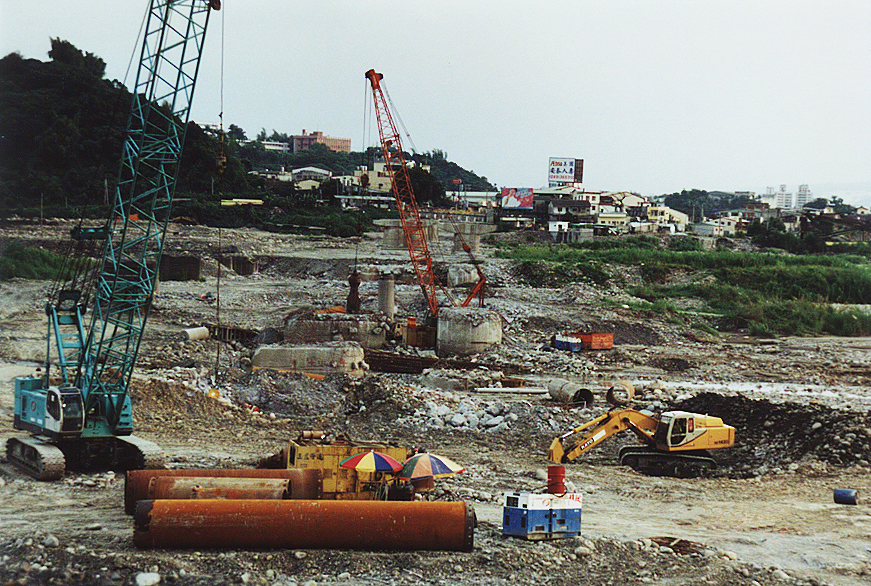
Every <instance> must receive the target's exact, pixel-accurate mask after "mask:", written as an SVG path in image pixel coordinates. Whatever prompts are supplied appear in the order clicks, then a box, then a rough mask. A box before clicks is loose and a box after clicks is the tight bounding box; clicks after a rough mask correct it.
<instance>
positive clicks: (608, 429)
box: [548, 409, 659, 464]
mask: <svg viewBox="0 0 871 586" xmlns="http://www.w3.org/2000/svg"><path fill="white" fill-rule="evenodd" d="M658 423H659V419H657V418H656V417H654V416H653V415H648V414H646V413H643V412H641V411H636V410H635V409H612V410H611V411H608V412H607V413H605V414H604V415H601V416H600V417H597V418H596V419H593V420H592V421H589V422H587V423H585V424H584V425H581V426H578V427H576V428H574V429H572V430H571V431H569V432H567V433H564V434H563V435H561V436H559V437H557V438H556V439H554V440H553V442H552V443H551V444H550V450H549V453H548V460H550V461H551V462H556V463H558V464H559V463H565V462H571V461H573V460H574V459H576V458H577V457H578V456H580V455H581V454H583V453H584V452H586V451H587V450H589V449H591V448H593V447H595V446H597V445H598V444H600V443H601V442H602V441H604V440H605V439H607V438H609V437H611V436H612V435H615V434H618V433H620V432H622V431H626V430H627V429H628V430H630V431H632V432H633V433H635V435H637V436H638V438H639V439H640V440H641V441H642V443H644V444H647V445H650V446H653V445H655V442H654V440H653V435H654V433H655V432H656V426H657V424H658ZM577 434H580V435H579V436H578V437H576V438H574V439H569V438H571V436H574V435H577Z"/></svg>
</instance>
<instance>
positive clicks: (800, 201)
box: [795, 185, 813, 210]
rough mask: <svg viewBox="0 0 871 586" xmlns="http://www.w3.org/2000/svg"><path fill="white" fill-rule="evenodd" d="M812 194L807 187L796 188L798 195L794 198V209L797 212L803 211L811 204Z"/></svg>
mask: <svg viewBox="0 0 871 586" xmlns="http://www.w3.org/2000/svg"><path fill="white" fill-rule="evenodd" d="M812 199H813V193H811V190H810V189H808V187H807V185H799V186H798V194H797V195H796V196H795V207H796V208H797V209H799V210H801V209H804V206H805V205H807V204H808V203H810V202H811V200H812Z"/></svg>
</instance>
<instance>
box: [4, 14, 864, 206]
mask: <svg viewBox="0 0 871 586" xmlns="http://www.w3.org/2000/svg"><path fill="white" fill-rule="evenodd" d="M148 4H149V0H123V1H119V0H112V1H110V0H88V2H81V3H77V4H75V5H73V4H70V3H69V2H62V1H60V0H51V1H48V0H30V1H28V2H13V1H12V0H0V56H5V55H7V54H9V53H11V52H14V51H18V52H20V53H21V54H22V55H23V56H24V57H27V58H36V59H40V60H48V56H47V53H48V50H49V49H50V39H51V38H52V37H59V38H61V39H64V40H67V41H70V42H71V43H72V44H73V45H75V46H76V47H78V48H79V49H81V50H83V51H87V52H91V53H94V54H96V55H98V56H99V57H101V58H103V60H105V61H106V63H107V71H106V76H107V77H108V78H110V79H118V80H121V81H125V83H126V84H127V85H128V86H130V85H131V84H132V79H126V80H125V71H126V70H127V65H128V62H129V61H130V57H131V55H132V54H133V53H134V49H136V48H137V47H136V44H135V43H136V36H137V33H138V30H139V27H140V24H141V21H142V17H143V14H144V13H145V10H146V8H147V6H148ZM223 5H224V6H223V8H222V10H221V11H220V12H218V13H214V14H213V15H212V20H211V22H210V27H209V31H208V35H207V39H206V47H205V52H204V55H203V61H202V67H201V71H200V78H199V82H198V86H197V91H196V96H195V98H194V106H193V110H192V112H193V114H192V118H193V119H194V120H196V121H198V122H217V121H218V119H219V113H220V112H221V108H222V100H221V95H222V94H223V113H224V125H225V128H226V127H227V126H229V125H230V124H236V125H237V126H240V127H241V128H243V129H244V130H245V132H246V133H247V134H248V136H249V138H253V137H255V136H256V135H257V133H258V132H259V131H260V130H261V129H266V131H267V133H268V134H271V133H272V131H273V130H276V131H278V132H280V133H287V134H299V133H301V131H302V130H303V129H305V130H306V131H308V132H311V131H313V130H320V131H321V132H323V133H324V134H325V135H328V136H337V137H346V138H350V139H351V144H352V148H353V150H361V148H363V147H365V146H371V145H374V144H376V143H377V129H375V128H372V127H374V122H373V121H372V120H369V121H366V114H367V113H368V114H369V116H371V110H372V108H371V100H372V96H371V93H367V92H368V89H367V82H366V80H365V78H364V73H365V72H366V71H367V70H368V69H372V68H374V69H375V70H376V71H378V72H381V73H383V74H384V82H383V84H384V88H385V89H386V90H387V92H388V93H389V94H390V97H391V99H392V101H393V104H394V105H395V107H396V111H395V112H394V114H396V112H398V114H399V116H400V117H401V119H402V121H403V122H404V124H405V127H406V128H407V130H408V133H409V134H410V136H411V141H413V146H414V147H415V148H416V150H417V151H431V150H434V149H440V150H442V151H444V152H445V153H446V154H447V156H448V158H449V159H450V160H452V161H455V162H456V163H458V164H460V165H461V166H463V167H465V168H467V169H470V170H473V171H474V172H475V173H478V174H479V175H483V176H485V177H487V178H488V179H489V180H490V181H491V182H492V183H495V184H497V185H498V186H500V187H501V186H506V187H508V186H511V187H532V188H538V187H542V186H544V185H546V184H547V164H548V159H549V157H567V158H579V159H584V161H585V164H584V186H585V187H586V188H588V189H605V190H628V191H635V192H638V193H641V194H642V195H658V194H662V193H672V192H675V191H680V190H682V189H694V188H698V189H705V190H708V191H713V190H725V191H736V190H742V191H744V190H749V191H755V192H757V193H764V192H765V190H766V187H768V186H772V187H775V188H779V186H780V184H786V185H787V188H788V190H789V191H792V192H796V191H797V190H798V186H799V184H804V183H806V184H808V185H809V186H810V189H811V191H812V192H813V195H814V197H829V196H830V195H839V196H841V197H842V198H843V199H844V200H845V201H847V202H848V203H852V204H853V205H858V204H863V205H866V206H869V207H871V2H869V1H868V0H853V1H849V0H828V1H827V2H819V1H818V2H807V1H802V0H777V1H775V0H728V1H725V0H724V1H707V0H683V1H673V0H656V1H654V0H587V1H583V2H582V1H579V0H565V1H564V0H550V1H549V2H541V3H539V2H522V3H521V2H505V1H504V0H503V1H501V2H496V1H491V0H481V1H476V0H456V1H455V0H443V1H442V2H438V3H435V4H433V3H420V2H399V1H386V0H381V1H378V0H342V1H338V0H320V1H319V2H286V1H278V0H225V1H224V2H223ZM137 55H138V53H137ZM222 69H223V83H222V75H221V71H222ZM129 75H130V76H132V75H134V73H130V74H129ZM222 87H223V92H222V89H221V88H222ZM370 128H371V130H370ZM373 133H374V134H373ZM404 140H405V143H404V146H405V148H406V149H407V150H408V149H410V148H411V147H412V144H410V141H409V140H408V139H407V138H405V137H404Z"/></svg>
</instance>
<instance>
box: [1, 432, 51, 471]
mask: <svg viewBox="0 0 871 586" xmlns="http://www.w3.org/2000/svg"><path fill="white" fill-rule="evenodd" d="M6 458H7V460H8V461H9V463H11V464H13V465H14V466H15V467H16V468H18V469H19V470H22V471H24V472H26V473H27V474H28V475H30V476H32V477H33V478H36V479H37V480H57V479H58V478H60V477H61V476H63V473H64V470H65V468H66V458H65V457H64V453H63V452H62V451H61V450H60V448H58V447H57V446H55V445H53V444H50V443H48V442H44V441H42V440H40V439H38V438H36V437H13V438H9V439H8V440H6Z"/></svg>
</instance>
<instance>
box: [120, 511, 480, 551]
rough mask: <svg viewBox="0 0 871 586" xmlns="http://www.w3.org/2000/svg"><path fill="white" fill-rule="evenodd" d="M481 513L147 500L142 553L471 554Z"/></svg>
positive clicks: (137, 537) (140, 529) (139, 523)
mask: <svg viewBox="0 0 871 586" xmlns="http://www.w3.org/2000/svg"><path fill="white" fill-rule="evenodd" d="M474 530H475V513H474V510H473V509H472V508H471V507H470V506H468V505H467V504H466V503H464V502H426V501H424V502H402V501H333V500H296V501H293V500H253V501H251V500H249V501H246V500H235V501H233V500H162V501H149V500H143V501H139V502H138V503H137V504H136V513H135V515H134V531H133V542H134V543H135V544H136V546H137V547H139V548H185V549H187V548H224V549H228V548H234V549H236V548H242V549H275V548H298V549H356V550H368V551H372V550H404V551H416V550H441V551H472V546H473V539H474Z"/></svg>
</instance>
